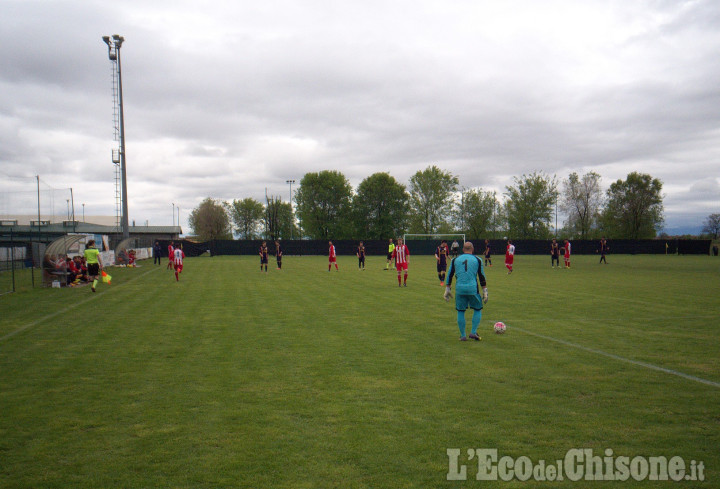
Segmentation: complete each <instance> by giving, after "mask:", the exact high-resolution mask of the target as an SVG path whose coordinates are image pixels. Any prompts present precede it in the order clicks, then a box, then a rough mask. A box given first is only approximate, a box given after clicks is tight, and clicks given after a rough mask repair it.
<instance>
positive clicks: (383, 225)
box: [189, 165, 664, 240]
mask: <svg viewBox="0 0 720 489" xmlns="http://www.w3.org/2000/svg"><path fill="white" fill-rule="evenodd" d="M501 199H502V200H501ZM293 200H294V203H295V208H294V209H293V206H292V205H291V203H290V202H284V201H282V199H281V198H279V197H275V196H268V197H266V199H265V202H260V201H258V200H256V199H253V198H250V197H247V198H244V199H241V200H233V201H231V202H230V201H219V200H217V199H213V198H210V197H208V198H206V199H205V200H203V201H202V202H201V203H200V204H199V205H198V206H197V207H196V208H195V209H193V211H192V212H191V214H190V217H189V223H190V226H191V228H192V229H193V232H194V233H195V235H197V237H198V238H200V239H203V240H209V239H232V238H233V237H237V238H238V239H259V238H264V239H292V238H294V239H299V238H309V239H387V238H388V237H395V236H401V235H402V234H403V233H418V234H440V233H464V234H466V235H467V236H470V237H473V238H480V237H499V236H510V237H512V238H514V239H547V238H550V237H552V236H553V235H556V236H558V237H568V238H579V239H594V238H598V237H601V236H605V237H607V238H610V239H644V238H654V237H655V236H657V234H658V232H659V231H660V230H661V228H662V225H663V222H664V218H663V198H662V182H661V181H660V180H658V179H657V178H653V177H652V176H650V175H647V174H643V173H637V172H632V173H630V174H628V175H627V178H626V179H624V180H622V179H620V180H617V181H615V182H612V183H611V184H610V186H609V188H607V189H606V190H605V191H603V189H602V187H601V177H600V175H599V174H597V173H595V172H592V171H591V172H588V173H586V174H584V175H578V174H577V173H571V174H570V175H569V176H568V177H567V178H566V179H564V180H562V181H559V180H558V178H557V176H549V175H547V174H545V173H542V172H534V173H531V174H523V175H522V176H519V177H514V178H513V182H512V184H511V185H508V186H506V187H505V192H504V193H503V195H501V196H498V195H497V194H496V192H491V191H489V190H483V189H482V188H481V187H478V188H471V189H466V188H463V187H460V181H459V178H458V177H457V176H456V175H453V174H452V173H451V172H449V171H445V170H442V169H440V168H438V167H437V166H434V165H432V166H429V167H427V168H426V169H425V170H419V171H417V172H416V173H415V174H414V175H412V177H411V178H410V181H409V182H408V185H407V186H406V185H404V184H402V183H400V182H398V181H397V180H396V179H395V178H394V177H393V176H392V175H390V174H389V173H388V172H378V173H374V174H372V175H370V176H369V177H367V178H365V179H364V180H363V181H362V182H360V184H359V185H358V186H357V188H356V189H353V187H352V185H351V184H350V182H349V181H348V179H347V178H346V177H345V175H343V174H342V173H341V172H339V171H336V170H324V171H320V172H311V173H306V174H305V175H304V176H303V178H302V180H300V185H299V187H298V189H297V191H296V193H295V196H294V199H293ZM558 215H560V216H563V220H562V227H561V228H560V229H557V228H558V227H559V225H558V224H557V220H558Z"/></svg>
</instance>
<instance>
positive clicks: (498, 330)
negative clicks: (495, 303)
mask: <svg viewBox="0 0 720 489" xmlns="http://www.w3.org/2000/svg"><path fill="white" fill-rule="evenodd" d="M493 328H495V332H496V333H497V334H503V333H504V332H505V329H506V326H505V323H503V322H502V321H498V322H497V323H495V326H493Z"/></svg>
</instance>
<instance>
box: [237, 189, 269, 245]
mask: <svg viewBox="0 0 720 489" xmlns="http://www.w3.org/2000/svg"><path fill="white" fill-rule="evenodd" d="M263 214H264V209H263V205H262V203H261V202H258V201H257V200H255V199H253V198H251V197H248V198H245V199H243V200H233V201H232V204H230V216H231V217H232V221H233V223H234V224H235V233H237V234H238V235H239V236H240V239H255V238H256V237H257V236H258V226H259V225H260V221H261V220H262V218H263Z"/></svg>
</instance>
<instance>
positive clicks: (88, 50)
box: [0, 0, 720, 232]
mask: <svg viewBox="0 0 720 489" xmlns="http://www.w3.org/2000/svg"><path fill="white" fill-rule="evenodd" d="M112 34H120V35H122V36H124V37H125V43H124V44H123V46H122V48H121V61H122V81H123V89H124V102H125V126H126V147H127V148H126V149H127V171H128V186H129V208H130V219H131V221H132V220H135V221H136V222H137V223H138V224H141V223H144V222H145V221H146V220H148V221H149V223H150V224H155V225H169V224H171V223H172V204H173V203H175V204H176V205H177V206H179V207H180V208H181V224H182V225H183V230H184V231H186V232H189V229H188V228H187V224H186V223H187V214H188V212H189V211H190V210H191V209H192V208H193V207H194V206H196V205H197V204H198V203H199V202H200V201H201V200H202V199H203V198H204V197H208V196H210V197H214V198H218V199H223V200H226V199H227V200H232V199H240V198H244V197H254V198H256V199H258V200H263V199H264V195H265V189H266V188H267V191H268V193H269V194H270V195H276V196H280V197H282V198H283V200H287V199H288V198H289V186H288V185H287V184H286V183H285V182H286V180H288V179H295V180H296V181H297V182H299V181H300V179H301V178H302V176H303V175H304V174H305V173H307V172H311V171H320V170H325V169H335V170H339V171H341V172H342V173H344V174H345V176H346V177H347V178H348V179H349V180H350V182H351V183H352V185H353V186H354V187H357V185H358V184H359V183H360V182H361V181H362V180H363V179H364V178H365V177H367V176H369V175H371V174H372V173H374V172H378V171H389V172H390V174H391V175H392V176H394V177H395V178H396V179H397V180H398V181H400V182H401V183H403V184H407V183H408V180H409V178H410V176H411V175H412V174H413V173H415V172H416V171H418V170H423V169H425V168H426V167H428V166H429V165H432V164H435V165H437V166H439V167H440V168H442V169H444V170H448V171H450V172H452V173H453V174H455V175H457V176H458V177H459V179H460V184H461V186H463V187H466V188H477V187H481V188H483V189H485V190H497V191H498V192H499V193H502V192H503V191H504V190H505V186H506V185H508V184H511V183H512V177H513V176H519V175H522V174H523V173H531V172H534V171H541V172H544V173H546V174H548V175H550V176H552V175H557V177H558V179H559V180H562V179H564V178H566V177H567V175H568V174H569V173H571V172H573V171H575V172H578V173H579V174H581V175H582V174H583V173H586V172H588V171H591V170H592V171H595V172H597V173H599V174H600V175H601V176H602V177H603V186H604V188H607V187H608V186H609V184H610V183H611V182H613V181H614V180H617V179H619V178H622V179H624V178H625V177H626V176H627V174H628V173H629V172H631V171H639V172H644V173H649V174H651V175H652V176H653V177H656V178H659V179H660V180H662V182H663V184H664V187H663V189H664V194H665V215H666V227H667V228H668V230H671V229H672V228H673V227H677V226H697V227H699V226H701V225H702V222H703V220H704V218H705V217H706V216H707V215H709V214H710V213H713V212H720V165H719V164H718V161H720V2H718V1H717V0H698V1H681V0H656V1H650V0H635V1H628V0H597V1H596V0H563V1H554V0H544V1H542V2H539V1H534V0H506V1H497V0H495V1H492V2H490V1H485V0H469V1H464V0H463V1H458V0H437V1H427V0H412V1H405V0H401V1H395V0H384V1H375V0H363V1H343V0H335V1H332V0H326V1H298V0H295V1H291V0H281V1H276V0H266V1H263V2H257V1H252V2H251V1H245V0H239V1H236V0H228V1H206V2H202V1H183V0H172V1H164V0H163V1H156V0H137V1H135V0H130V1H128V0H123V1H121V2H109V1H106V0H105V1H93V0H82V1H79V0H78V1H68V0H65V1H62V0H57V1H53V0H0V183H2V184H3V187H5V188H6V189H16V188H17V187H16V186H17V182H18V181H20V180H18V179H17V178H8V177H22V176H25V177H31V176H34V175H40V178H41V179H42V180H43V181H44V182H48V183H50V184H51V185H53V186H56V187H73V190H74V198H75V204H76V209H77V208H78V206H79V203H81V202H82V203H85V204H86V213H87V214H89V215H94V214H104V215H112V214H114V181H113V164H112V161H111V150H112V148H113V147H116V143H114V141H113V121H112V92H111V65H110V61H109V60H108V56H107V47H106V45H105V44H104V43H103V41H102V39H101V38H102V36H104V35H112ZM28 181H30V182H32V180H25V182H28ZM78 212H79V211H77V210H76V214H77V213H78Z"/></svg>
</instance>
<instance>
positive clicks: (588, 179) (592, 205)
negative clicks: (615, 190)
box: [560, 171, 603, 239]
mask: <svg viewBox="0 0 720 489" xmlns="http://www.w3.org/2000/svg"><path fill="white" fill-rule="evenodd" d="M602 203H603V193H602V190H601V189H600V175H598V174H597V173H595V172H592V171H591V172H589V173H586V174H585V175H583V176H582V178H580V177H578V174H577V173H574V172H573V173H571V174H570V176H569V177H568V179H567V180H565V182H563V192H562V197H561V199H560V210H562V211H563V212H564V213H565V214H567V216H568V218H567V221H566V222H565V227H566V229H568V230H569V231H574V232H575V233H576V234H577V235H579V237H580V238H581V239H588V238H590V231H591V230H592V228H593V225H594V224H595V222H596V221H597V219H598V217H599V215H600V208H601V206H602Z"/></svg>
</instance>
